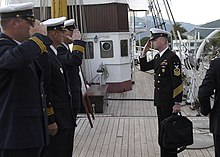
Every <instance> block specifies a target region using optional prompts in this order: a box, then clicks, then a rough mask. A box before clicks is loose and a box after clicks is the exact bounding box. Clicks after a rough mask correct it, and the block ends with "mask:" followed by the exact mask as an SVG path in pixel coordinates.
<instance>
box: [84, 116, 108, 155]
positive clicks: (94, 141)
mask: <svg viewBox="0 0 220 157" xmlns="http://www.w3.org/2000/svg"><path fill="white" fill-rule="evenodd" d="M97 123H98V124H97ZM103 123H104V119H103V118H99V119H98V122H95V126H96V124H97V125H98V126H97V128H96V129H95V132H94V135H93V138H92V139H91V141H90V146H89V147H88V146H87V148H88V151H87V154H86V157H91V156H93V153H94V150H95V148H96V146H97V143H98V140H99V136H100V135H101V130H102V126H103ZM92 130H93V129H91V132H92ZM91 134H92V133H91ZM91 134H90V135H91ZM90 137H91V136H90ZM88 142H89V141H88V140H87V144H88ZM87 148H85V149H87Z"/></svg>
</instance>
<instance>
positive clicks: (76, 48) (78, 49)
mask: <svg viewBox="0 0 220 157" xmlns="http://www.w3.org/2000/svg"><path fill="white" fill-rule="evenodd" d="M72 50H73V51H80V52H82V53H84V52H85V48H84V47H83V46H80V45H73V48H72Z"/></svg>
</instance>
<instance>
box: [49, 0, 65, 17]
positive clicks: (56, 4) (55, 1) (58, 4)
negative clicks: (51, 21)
mask: <svg viewBox="0 0 220 157" xmlns="http://www.w3.org/2000/svg"><path fill="white" fill-rule="evenodd" d="M51 16H52V18H57V17H62V16H65V17H67V0H52V3H51ZM67 18H68V17H67Z"/></svg>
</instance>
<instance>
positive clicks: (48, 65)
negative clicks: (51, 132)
mask: <svg viewBox="0 0 220 157" xmlns="http://www.w3.org/2000/svg"><path fill="white" fill-rule="evenodd" d="M47 49H48V53H46V54H44V55H41V56H40V57H39V58H38V61H39V63H40V65H41V67H42V69H43V71H44V89H45V93H46V95H47V96H46V101H47V112H48V119H49V124H52V123H54V122H56V123H57V125H58V129H65V128H73V127H75V119H74V117H75V116H74V113H73V109H72V103H71V94H70V89H69V85H68V78H67V74H66V72H65V69H64V68H63V65H62V63H61V61H60V60H59V58H58V57H57V55H56V54H55V53H54V51H53V50H52V49H51V48H50V47H48V48H47Z"/></svg>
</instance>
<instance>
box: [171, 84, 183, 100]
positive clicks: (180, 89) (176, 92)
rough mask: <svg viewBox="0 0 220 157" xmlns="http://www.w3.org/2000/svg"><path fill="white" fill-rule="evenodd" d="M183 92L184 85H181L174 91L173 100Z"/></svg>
mask: <svg viewBox="0 0 220 157" xmlns="http://www.w3.org/2000/svg"><path fill="white" fill-rule="evenodd" d="M181 92H183V84H181V85H180V86H178V87H177V88H175V89H174V91H173V98H175V97H176V96H177V95H179V94H180V93H181Z"/></svg>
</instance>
